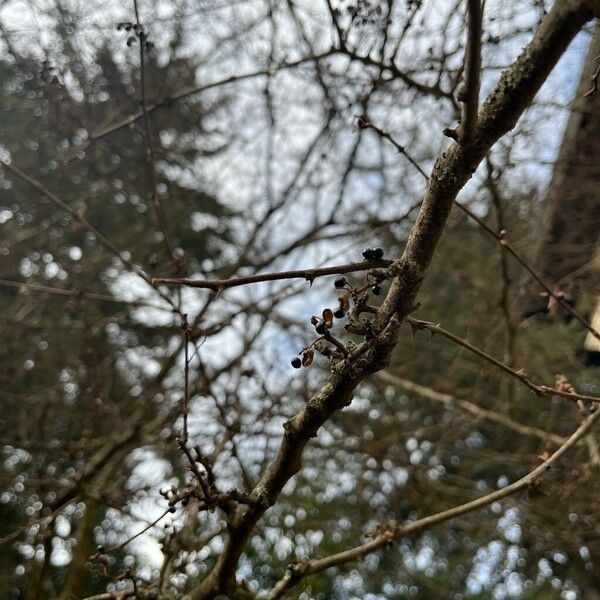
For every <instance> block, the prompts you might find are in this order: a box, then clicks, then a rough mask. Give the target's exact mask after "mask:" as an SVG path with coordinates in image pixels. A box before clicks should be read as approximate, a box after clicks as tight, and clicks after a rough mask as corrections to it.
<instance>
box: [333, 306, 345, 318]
mask: <svg viewBox="0 0 600 600" xmlns="http://www.w3.org/2000/svg"><path fill="white" fill-rule="evenodd" d="M333 316H334V317H335V318H336V319H343V318H344V317H345V316H346V313H345V312H344V311H343V310H342V309H341V308H338V309H337V310H336V311H335V312H334V313H333Z"/></svg>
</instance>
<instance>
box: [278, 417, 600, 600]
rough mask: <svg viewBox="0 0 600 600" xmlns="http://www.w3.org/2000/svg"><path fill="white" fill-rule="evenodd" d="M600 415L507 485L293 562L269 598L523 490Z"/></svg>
mask: <svg viewBox="0 0 600 600" xmlns="http://www.w3.org/2000/svg"><path fill="white" fill-rule="evenodd" d="M599 418H600V410H599V411H596V412H595V413H594V414H592V415H591V416H589V417H587V418H586V419H585V420H584V421H583V422H582V423H581V425H580V426H579V427H578V428H577V430H576V431H575V432H574V433H573V434H572V435H571V436H570V437H569V438H568V439H567V440H566V441H564V443H563V444H562V445H561V446H560V447H559V448H558V449H557V450H556V451H555V452H554V453H553V454H552V455H551V456H550V457H549V458H548V459H547V460H545V461H544V462H542V464H540V465H539V466H537V467H536V468H535V469H533V470H532V471H530V472H529V473H528V474H527V475H525V476H524V477H522V478H521V479H519V480H517V481H515V482H514V483H512V484H510V485H507V486H506V487H504V488H502V489H499V490H496V491H495V492H492V493H490V494H486V495H485V496H481V497H480V498H477V499H476V500H472V501H471V502H466V503H465V504H460V505H459V506H455V507H453V508H450V509H448V510H444V511H442V512H439V513H436V514H434V515H430V516H428V517H424V518H422V519H418V520H417V521H413V522H412V523H409V524H407V525H404V526H403V525H396V524H390V525H389V527H388V528H387V529H386V531H384V532H383V533H382V534H380V535H378V536H377V537H376V538H375V539H373V540H372V541H370V542H367V543H365V544H361V545H360V546H356V547H355V548H351V549H350V550H345V551H343V552H339V553H337V554H333V555H331V556H327V557H325V558H321V559H315V560H309V561H305V562H300V563H298V564H294V565H290V567H288V570H287V571H286V573H285V575H284V576H283V578H282V579H280V580H279V581H278V582H277V584H276V585H275V587H273V589H272V590H271V592H270V594H269V595H268V600H277V599H278V598H282V597H283V596H284V595H285V593H286V592H287V591H288V590H289V589H290V588H292V587H293V586H294V585H296V584H297V583H298V582H299V581H300V580H301V579H303V578H305V577H308V576H309V575H314V574H315V573H319V572H321V571H325V570H326V569H330V568H331V567H336V566H339V565H341V564H344V563H347V562H352V561H356V560H359V559H361V558H363V557H364V556H366V555H367V554H372V553H373V552H376V551H378V550H381V549H383V548H385V547H386V546H388V545H389V544H390V543H392V542H394V541H397V540H400V539H402V538H404V537H407V536H409V535H413V534H415V533H418V532H420V531H423V530H425V529H429V528H430V527H432V526H434V525H438V524H439V523H443V522H445V521H449V520H450V519H454V518H456V517H459V516H462V515H464V514H467V513H470V512H473V511H475V510H479V509H480V508H484V507H486V506H489V505H490V504H492V503H494V502H497V501H498V500H501V499H502V498H506V497H507V496H510V495H512V494H515V493H517V492H519V491H521V490H524V489H525V488H527V487H528V486H530V485H531V484H533V483H535V482H536V481H537V480H538V479H539V478H540V477H541V476H542V475H543V474H544V473H546V472H547V471H548V470H549V469H550V467H552V465H554V464H555V463H556V462H557V461H558V460H559V459H560V458H561V457H562V456H563V455H564V454H565V453H566V452H567V451H568V450H570V449H571V448H572V447H573V446H575V445H576V444H577V443H578V442H579V441H580V440H581V439H583V438H584V437H585V436H586V435H587V433H588V432H589V431H590V430H591V429H592V427H593V426H594V424H595V423H596V422H597V421H598V419H599Z"/></svg>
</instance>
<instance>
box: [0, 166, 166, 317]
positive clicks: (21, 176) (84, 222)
mask: <svg viewBox="0 0 600 600" xmlns="http://www.w3.org/2000/svg"><path fill="white" fill-rule="evenodd" d="M0 167H2V168H3V169H5V170H7V171H9V172H10V173H12V174H13V175H16V176H17V177H18V178H19V179H21V180H22V181H24V182H25V183H27V184H28V185H30V186H31V187H32V188H34V189H35V190H36V191H38V192H39V193H40V194H42V196H45V197H46V198H48V200H50V201H51V202H52V203H53V204H54V205H56V206H58V207H59V208H60V209H61V210H64V211H65V212H66V213H68V214H69V215H71V217H73V218H74V219H75V220H76V221H78V222H79V223H81V224H82V225H83V226H84V227H85V229H87V230H88V231H89V232H90V233H92V234H93V235H94V236H95V237H96V239H97V240H98V242H99V243H100V245H102V246H104V248H105V249H106V250H108V252H110V254H112V255H113V256H114V257H115V258H117V259H118V260H119V262H120V263H121V264H122V265H123V266H124V267H125V269H126V270H127V271H129V272H130V273H134V274H135V275H137V276H138V277H140V278H141V279H143V280H144V281H145V282H146V283H147V284H148V285H149V286H150V287H152V288H153V289H155V288H154V285H153V284H152V281H151V279H150V277H148V275H146V273H144V271H143V270H142V269H141V268H140V267H138V266H137V265H134V264H133V263H132V262H131V261H130V260H129V259H127V258H125V257H124V256H123V253H122V252H121V251H120V250H118V249H117V248H116V247H115V246H114V244H113V243H112V242H111V241H109V240H108V239H107V238H106V237H104V235H102V234H101V233H100V232H99V231H98V230H97V229H96V228H95V227H94V226H93V225H92V224H91V223H90V222H89V221H88V220H87V219H86V218H85V217H84V216H82V215H80V214H79V213H78V212H77V211H76V210H75V209H73V208H71V207H70V206H69V205H68V204H67V203H65V202H63V201H62V200H61V199H60V198H59V197H58V196H56V195H55V194H53V193H52V192H51V191H50V190H48V189H46V188H45V187H44V186H43V185H42V184H41V183H40V182H39V181H37V180H36V179H33V178H32V177H29V175H27V174H26V173H23V171H21V169H19V168H17V167H15V166H13V165H10V164H8V163H6V162H4V161H2V160H0ZM156 291H158V293H159V294H160V296H161V297H162V298H163V300H165V301H166V302H168V303H169V305H170V306H172V307H173V308H174V309H175V308H176V307H175V305H174V304H173V301H172V300H171V298H169V296H168V295H166V294H163V293H161V292H160V290H156Z"/></svg>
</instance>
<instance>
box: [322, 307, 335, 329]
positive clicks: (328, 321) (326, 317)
mask: <svg viewBox="0 0 600 600" xmlns="http://www.w3.org/2000/svg"><path fill="white" fill-rule="evenodd" d="M323 323H325V327H327V329H331V328H332V327H333V311H332V310H331V309H330V308H326V309H325V310H324V311H323Z"/></svg>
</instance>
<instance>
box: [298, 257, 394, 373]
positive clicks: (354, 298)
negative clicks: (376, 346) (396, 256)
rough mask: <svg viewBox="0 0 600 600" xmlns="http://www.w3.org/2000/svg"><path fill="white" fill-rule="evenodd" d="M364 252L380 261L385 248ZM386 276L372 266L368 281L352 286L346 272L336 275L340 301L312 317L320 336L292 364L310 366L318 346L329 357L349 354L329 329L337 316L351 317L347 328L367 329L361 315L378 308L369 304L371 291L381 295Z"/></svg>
mask: <svg viewBox="0 0 600 600" xmlns="http://www.w3.org/2000/svg"><path fill="white" fill-rule="evenodd" d="M362 255H363V257H364V258H365V259H366V260H370V261H380V260H382V259H383V250H382V249H381V248H366V249H365V250H363V253H362ZM387 278H388V273H386V271H385V270H384V269H380V268H374V269H369V270H368V271H367V272H366V274H365V282H364V284H363V285H362V286H360V287H353V286H352V285H351V284H350V283H349V282H348V280H347V279H346V277H344V276H343V275H340V276H339V277H336V279H335V280H334V282H333V286H334V288H335V291H336V295H337V299H338V304H339V305H338V307H337V308H336V309H335V310H332V309H330V308H326V309H325V310H324V311H323V313H322V315H321V316H320V317H317V316H314V315H313V316H312V317H311V319H310V322H311V324H312V325H313V327H314V328H315V331H316V333H317V334H318V335H319V336H320V337H319V338H317V339H316V340H315V341H314V342H313V343H312V344H310V346H308V347H306V348H304V349H303V350H301V351H300V353H299V355H298V356H295V357H294V358H292V360H291V364H292V367H294V369H300V368H301V367H308V366H309V365H310V364H311V363H312V362H313V359H314V355H315V350H316V351H317V352H319V353H320V354H322V355H323V356H325V357H327V358H329V359H334V358H343V357H344V356H347V355H348V350H347V348H346V346H344V344H342V343H341V342H340V341H339V340H337V339H336V338H335V337H334V336H333V335H332V333H331V331H330V330H331V329H332V328H333V326H334V319H344V318H345V317H349V320H348V322H347V323H346V325H345V326H344V328H345V329H346V330H348V331H350V332H352V333H358V332H359V331H360V333H363V334H364V333H365V332H368V331H369V330H370V328H369V325H370V322H369V321H361V320H360V319H359V317H360V315H361V314H362V313H364V312H369V313H374V312H376V310H377V308H376V307H373V306H370V305H369V304H368V298H369V292H371V293H372V294H373V295H374V296H379V295H380V294H381V291H382V288H381V285H380V283H381V282H382V281H384V280H385V279H387ZM351 308H352V310H351Z"/></svg>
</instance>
